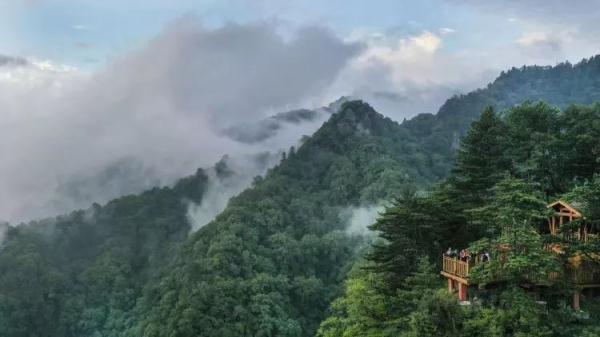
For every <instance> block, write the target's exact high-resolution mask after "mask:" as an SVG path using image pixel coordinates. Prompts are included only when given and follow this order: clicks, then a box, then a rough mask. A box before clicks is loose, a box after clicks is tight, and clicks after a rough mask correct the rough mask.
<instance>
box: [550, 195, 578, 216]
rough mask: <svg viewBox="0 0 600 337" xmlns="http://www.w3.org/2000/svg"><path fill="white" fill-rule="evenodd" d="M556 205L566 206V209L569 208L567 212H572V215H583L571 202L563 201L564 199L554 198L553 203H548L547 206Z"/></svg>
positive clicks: (553, 206) (552, 206)
mask: <svg viewBox="0 0 600 337" xmlns="http://www.w3.org/2000/svg"><path fill="white" fill-rule="evenodd" d="M556 206H562V207H564V208H566V209H567V210H569V212H571V213H573V215H575V216H577V217H581V216H583V215H582V214H581V212H580V211H578V210H577V209H576V208H575V207H574V206H573V205H572V204H569V203H568V202H566V201H564V200H560V199H559V200H556V201H555V202H553V203H550V204H549V205H548V208H555V207H556Z"/></svg>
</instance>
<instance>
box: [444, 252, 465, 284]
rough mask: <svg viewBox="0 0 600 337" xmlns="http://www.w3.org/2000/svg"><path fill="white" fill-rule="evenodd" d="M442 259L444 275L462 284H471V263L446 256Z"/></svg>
mask: <svg viewBox="0 0 600 337" xmlns="http://www.w3.org/2000/svg"><path fill="white" fill-rule="evenodd" d="M442 259H443V260H442V275H444V276H445V277H447V278H451V279H453V280H455V281H458V282H460V283H463V284H467V285H468V284H469V269H470V268H471V267H472V265H471V264H470V263H469V262H466V261H461V260H459V259H457V258H453V257H449V256H444V257H442Z"/></svg>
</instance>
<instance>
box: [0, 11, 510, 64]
mask: <svg viewBox="0 0 600 337" xmlns="http://www.w3.org/2000/svg"><path fill="white" fill-rule="evenodd" d="M0 9H2V10H1V11H0V40H2V41H4V44H3V45H2V46H0V52H1V53H4V54H9V55H22V56H27V57H34V58H39V59H49V60H52V61H54V62H59V63H66V64H70V65H75V66H79V67H96V66H98V65H99V64H103V63H105V62H107V61H110V60H112V59H113V58H115V57H117V56H118V55H120V54H122V53H124V52H126V51H127V50H129V49H132V48H135V47H136V46H139V45H140V44H143V43H144V42H145V41H147V40H148V39H150V38H152V37H154V36H155V35H157V34H158V33H159V32H160V31H161V30H162V29H163V28H164V26H165V25H167V24H168V23H169V22H172V21H173V20H176V19H177V18H179V17H181V16H184V15H194V16H196V17H198V18H199V20H200V21H201V22H202V23H203V24H205V25H206V26H209V27H216V26H220V25H223V24H224V23H229V22H235V23H248V22H257V21H273V22H277V23H278V24H279V25H280V27H281V29H282V30H285V29H286V28H293V27H298V26H304V25H320V26H326V27H329V28H331V29H332V30H334V31H335V32H336V34H338V35H339V36H341V37H348V36H351V34H352V33H353V32H356V31H369V32H379V33H381V34H386V35H396V36H410V35H414V34H418V33H419V32H422V31H438V30H439V29H440V28H450V29H452V30H454V31H456V32H457V34H455V36H454V37H453V38H452V39H451V40H449V41H447V43H446V44H445V45H444V48H447V49H460V48H467V47H472V46H477V47H478V48H486V47H490V46H493V45H498V44H503V43H504V44H507V43H510V42H512V41H513V40H514V39H515V38H516V37H517V36H518V35H519V33H520V31H519V29H520V27H519V23H518V22H510V21H509V20H508V19H509V17H508V16H505V15H504V16H503V15H489V14H486V13H485V12H482V11H480V10H477V9H476V8H473V7H472V6H468V5H464V4H455V3H449V2H448V1H445V0H424V1H397V0H396V1H394V0H382V1H358V0H349V1H348V0H347V1H342V0H333V1H315V0H308V1H298V0H290V1H269V0H255V1H241V0H239V1H235V0H227V1H216V0H209V1H183V0H175V1H166V0H164V1H159V0H149V1H140V0H133V1H115V0H106V1H90V0H79V1H75V0H30V1H24V0H23V1H11V2H4V3H3V4H1V5H0ZM491 33H493V35H494V36H493V38H490V37H489V36H487V37H486V36H485V34H488V35H489V34H491Z"/></svg>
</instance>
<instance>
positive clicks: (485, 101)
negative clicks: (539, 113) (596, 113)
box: [402, 55, 600, 181]
mask: <svg viewBox="0 0 600 337" xmlns="http://www.w3.org/2000/svg"><path fill="white" fill-rule="evenodd" d="M599 100H600V55H597V56H593V57H591V58H589V59H584V60H583V61H581V62H580V63H577V64H575V65H572V64H570V63H561V64H558V65H556V66H554V67H550V66H523V67H521V68H512V69H510V70H509V71H506V72H502V73H501V74H500V76H499V77H498V78H496V79H495V80H494V82H492V83H490V84H488V86H487V87H486V88H482V89H478V90H475V91H473V92H470V93H468V94H466V95H458V96H454V97H452V98H450V99H448V100H447V101H446V102H445V103H444V104H443V105H442V106H441V107H440V109H439V111H438V113H437V114H435V115H433V114H421V115H418V116H416V117H415V118H413V119H411V120H407V121H405V122H403V123H402V127H404V128H405V129H406V131H407V132H408V134H409V135H410V136H409V137H408V138H407V139H406V141H409V142H414V143H415V147H416V148H418V151H420V152H422V153H428V154H431V156H432V158H433V159H434V160H433V161H434V165H433V166H432V167H431V168H427V166H426V165H424V164H423V163H420V162H417V163H416V165H417V167H418V168H419V171H420V172H421V173H422V174H423V175H424V176H426V177H429V179H430V180H436V181H437V180H440V179H442V178H444V177H446V176H447V174H448V172H449V170H450V169H451V165H452V163H453V161H454V154H455V151H456V149H457V148H458V146H459V140H460V137H462V136H463V135H464V134H465V133H466V132H467V130H468V129H469V127H470V125H471V123H472V122H473V121H474V120H476V119H477V118H478V117H479V115H480V114H481V112H482V111H483V110H484V109H485V108H486V107H488V106H492V107H494V108H495V109H496V110H497V111H502V110H505V109H508V108H511V107H513V106H515V105H518V104H521V103H523V102H525V101H544V102H546V103H548V104H550V105H552V106H556V107H558V108H561V109H563V108H566V107H567V106H568V105H570V104H585V105H588V104H592V103H594V102H597V101H599Z"/></svg>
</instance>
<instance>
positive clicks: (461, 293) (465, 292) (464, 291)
mask: <svg viewBox="0 0 600 337" xmlns="http://www.w3.org/2000/svg"><path fill="white" fill-rule="evenodd" d="M458 299H459V300H461V301H468V300H469V287H468V286H467V285H466V284H463V283H459V284H458Z"/></svg>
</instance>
